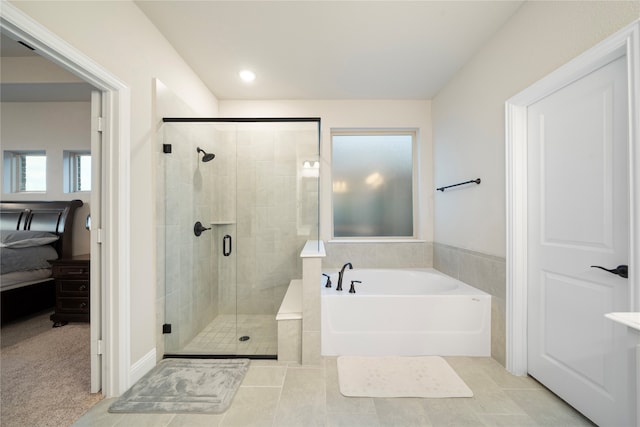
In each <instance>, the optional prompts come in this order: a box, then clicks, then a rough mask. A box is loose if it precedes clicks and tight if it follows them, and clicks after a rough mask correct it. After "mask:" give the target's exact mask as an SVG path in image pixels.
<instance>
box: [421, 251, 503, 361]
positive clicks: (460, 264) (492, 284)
mask: <svg viewBox="0 0 640 427" xmlns="http://www.w3.org/2000/svg"><path fill="white" fill-rule="evenodd" d="M433 266H434V268H435V269H436V270H438V271H441V272H443V273H445V274H447V275H449V276H451V277H454V278H456V279H458V280H461V281H463V282H465V283H467V284H469V285H471V286H473V287H475V288H478V289H481V290H483V291H485V292H487V293H489V294H491V296H492V298H491V356H492V357H493V358H494V359H496V360H497V361H498V362H500V363H501V364H502V365H505V363H506V357H505V352H506V261H505V259H504V258H500V257H496V256H492V255H486V254H482V253H480V252H473V251H469V250H466V249H461V248H457V247H453V246H447V245H443V244H440V243H434V244H433Z"/></svg>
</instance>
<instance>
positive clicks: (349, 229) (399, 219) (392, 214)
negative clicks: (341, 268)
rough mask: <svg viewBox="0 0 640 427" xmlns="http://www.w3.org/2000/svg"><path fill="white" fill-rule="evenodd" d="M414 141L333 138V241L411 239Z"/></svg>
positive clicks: (374, 136) (409, 137)
mask: <svg viewBox="0 0 640 427" xmlns="http://www.w3.org/2000/svg"><path fill="white" fill-rule="evenodd" d="M413 140H414V134H413V133H407V134H389V133H384V134H383V133H379V134H364V135H363V134H358V135H356V134H346V135H339V134H334V135H333V136H332V152H333V154H332V156H333V158H332V171H333V175H332V179H333V235H334V237H404V238H406V237H413V146H414V143H413Z"/></svg>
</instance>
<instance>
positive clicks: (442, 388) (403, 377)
mask: <svg viewBox="0 0 640 427" xmlns="http://www.w3.org/2000/svg"><path fill="white" fill-rule="evenodd" d="M338 380H339V383H340V393H342V394H343V395H345V396H352V397H430V398H445V397H472V396H473V392H472V391H471V389H469V387H467V385H466V384H465V383H464V381H462V379H461V378H460V377H459V376H458V374H456V372H455V371H454V370H453V368H452V367H451V366H449V364H448V363H447V361H446V360H444V359H443V358H442V357H439V356H419V357H361V356H340V357H338Z"/></svg>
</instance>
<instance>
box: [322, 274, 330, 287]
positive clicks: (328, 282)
mask: <svg viewBox="0 0 640 427" xmlns="http://www.w3.org/2000/svg"><path fill="white" fill-rule="evenodd" d="M322 275H323V276H325V277H326V278H327V283H326V284H325V285H324V287H325V288H330V287H331V277H330V276H329V275H328V274H324V273H322Z"/></svg>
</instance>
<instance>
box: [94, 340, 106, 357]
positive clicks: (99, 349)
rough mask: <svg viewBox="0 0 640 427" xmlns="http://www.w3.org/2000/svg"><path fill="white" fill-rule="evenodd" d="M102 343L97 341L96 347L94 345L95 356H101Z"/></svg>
mask: <svg viewBox="0 0 640 427" xmlns="http://www.w3.org/2000/svg"><path fill="white" fill-rule="evenodd" d="M103 346H104V342H103V341H102V340H98V341H97V345H96V354H102V353H103V351H104V348H103Z"/></svg>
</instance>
